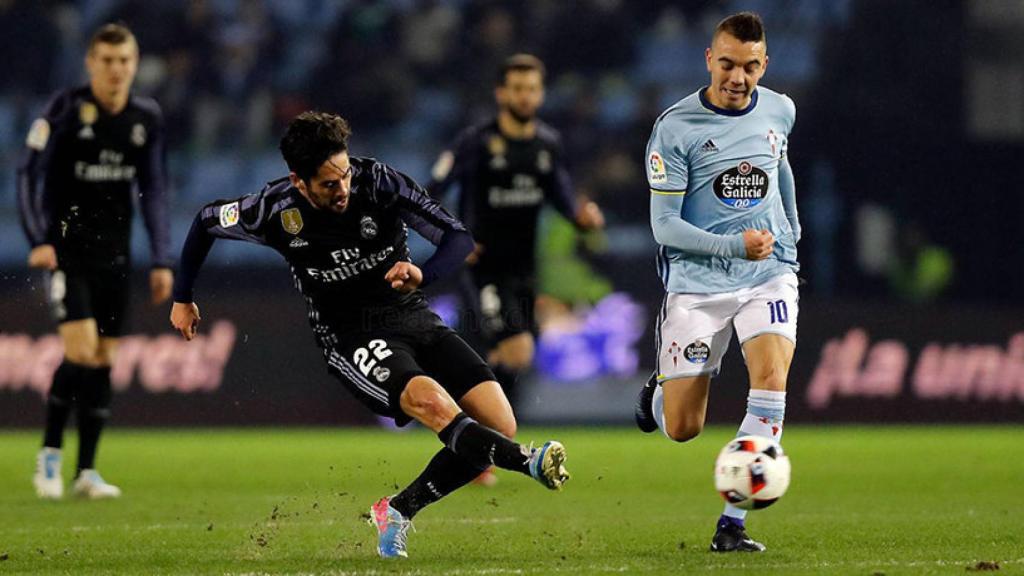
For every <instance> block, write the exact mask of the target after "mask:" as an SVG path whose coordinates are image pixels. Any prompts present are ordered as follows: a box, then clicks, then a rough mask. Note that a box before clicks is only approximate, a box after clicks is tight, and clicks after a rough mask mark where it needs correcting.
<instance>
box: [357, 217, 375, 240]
mask: <svg viewBox="0 0 1024 576" xmlns="http://www.w3.org/2000/svg"><path fill="white" fill-rule="evenodd" d="M359 235H360V236H362V237H363V240H373V239H374V238H376V237H377V223H376V222H374V221H373V218H370V217H369V216H363V217H362V219H360V220H359Z"/></svg>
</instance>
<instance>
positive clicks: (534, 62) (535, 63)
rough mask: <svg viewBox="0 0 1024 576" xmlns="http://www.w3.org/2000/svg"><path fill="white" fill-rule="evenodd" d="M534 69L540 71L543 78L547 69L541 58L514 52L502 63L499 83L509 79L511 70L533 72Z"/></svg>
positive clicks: (501, 84)
mask: <svg viewBox="0 0 1024 576" xmlns="http://www.w3.org/2000/svg"><path fill="white" fill-rule="evenodd" d="M534 70H536V71H537V72H540V77H541V79H542V80H543V79H544V74H545V72H546V70H545V69H544V63H543V62H541V60H540V58H537V57H536V56H534V55H533V54H513V55H511V56H509V57H508V58H506V59H505V62H504V63H502V65H501V69H499V70H498V78H497V81H498V84H497V85H498V86H504V85H505V81H506V80H508V73H509V72H532V71H534Z"/></svg>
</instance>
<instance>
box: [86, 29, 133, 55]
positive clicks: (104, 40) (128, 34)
mask: <svg viewBox="0 0 1024 576" xmlns="http://www.w3.org/2000/svg"><path fill="white" fill-rule="evenodd" d="M125 42H135V35H134V34H132V31H131V29H130V28H128V25H127V24H125V23H124V22H108V23H106V24H104V25H103V26H100V27H99V28H98V29H97V30H96V31H95V32H93V33H92V38H89V52H92V49H93V48H95V47H96V45H97V44H112V45H114V46H117V45H119V44H124V43H125ZM135 44H136V45H138V42H135Z"/></svg>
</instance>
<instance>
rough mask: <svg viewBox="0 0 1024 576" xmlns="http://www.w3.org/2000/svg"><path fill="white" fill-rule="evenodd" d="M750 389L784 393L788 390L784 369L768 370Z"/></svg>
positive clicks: (752, 383)
mask: <svg viewBox="0 0 1024 576" xmlns="http://www.w3.org/2000/svg"><path fill="white" fill-rule="evenodd" d="M750 387H751V388H755V389H758V390H773V391H783V390H785V389H786V372H785V371H784V370H782V369H778V370H768V371H766V372H765V373H764V374H762V375H761V376H760V377H759V378H758V379H757V381H756V382H751V386H750Z"/></svg>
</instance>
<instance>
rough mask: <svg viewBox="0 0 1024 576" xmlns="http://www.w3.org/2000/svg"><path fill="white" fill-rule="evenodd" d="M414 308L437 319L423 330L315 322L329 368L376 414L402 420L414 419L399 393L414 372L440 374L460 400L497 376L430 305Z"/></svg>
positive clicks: (441, 381) (443, 383) (440, 380)
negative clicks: (340, 328) (355, 331)
mask: <svg viewBox="0 0 1024 576" xmlns="http://www.w3.org/2000/svg"><path fill="white" fill-rule="evenodd" d="M410 314H411V315H425V314H429V315H431V316H433V319H434V320H436V321H431V322H429V323H428V324H429V326H424V327H423V328H422V329H421V330H415V331H412V330H410V331H399V330H393V329H379V330H373V329H371V330H364V331H361V333H360V334H359V335H358V336H355V337H351V336H348V335H347V334H346V335H345V337H342V336H341V334H340V333H338V332H332V331H330V330H329V329H326V328H324V327H316V326H315V327H314V331H315V332H316V334H317V337H318V340H319V341H320V346H321V348H323V351H324V358H325V359H326V361H327V370H328V372H330V373H331V374H332V375H334V376H335V377H336V378H338V379H339V380H340V381H341V383H342V384H344V385H345V387H346V388H348V390H349V391H350V392H351V393H352V394H353V395H354V396H355V397H356V398H357V399H359V401H360V402H362V403H363V404H365V405H366V406H367V407H368V408H370V409H371V410H373V411H374V412H375V413H377V414H380V415H382V416H388V417H391V418H394V420H395V423H396V424H397V425H399V426H405V425H406V424H408V423H409V422H410V421H411V420H412V418H411V417H410V416H409V415H408V414H406V413H405V412H403V411H402V408H401V403H400V398H401V396H402V392H403V391H404V390H405V386H406V384H408V383H409V380H411V379H412V378H414V377H415V376H422V375H426V376H430V377H431V378H433V379H434V380H437V382H438V383H439V384H440V385H441V387H442V388H444V389H445V390H446V391H447V392H448V394H449V395H451V397H452V398H454V399H455V401H459V400H460V399H461V398H462V396H464V395H465V394H466V392H469V391H470V390H471V389H472V388H473V387H474V386H476V385H477V384H480V383H481V382H485V381H487V380H494V379H495V378H494V373H493V372H491V369H490V368H489V367H488V366H487V364H486V363H485V362H484V361H483V359H482V358H480V356H479V355H478V354H477V353H476V352H474V351H473V349H472V348H470V347H469V345H468V344H466V343H465V342H464V341H463V340H462V338H460V337H459V335H458V334H456V333H455V331H454V330H452V329H451V328H448V327H447V326H445V325H444V324H442V323H441V321H440V319H439V318H437V316H436V315H434V313H433V312H431V311H430V310H429V309H425V310H422V311H412V312H410ZM428 320H430V319H429V318H428ZM346 332H347V331H346Z"/></svg>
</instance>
